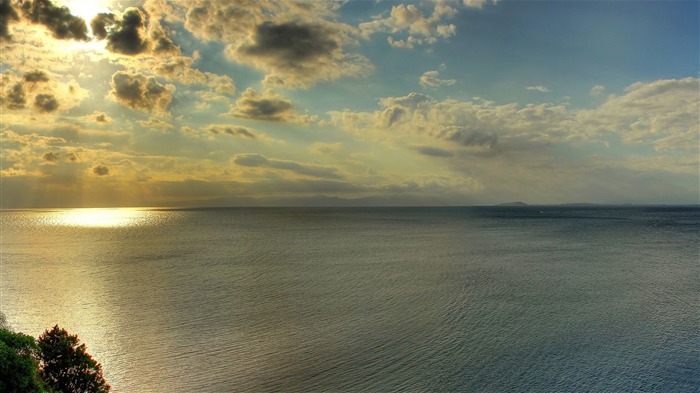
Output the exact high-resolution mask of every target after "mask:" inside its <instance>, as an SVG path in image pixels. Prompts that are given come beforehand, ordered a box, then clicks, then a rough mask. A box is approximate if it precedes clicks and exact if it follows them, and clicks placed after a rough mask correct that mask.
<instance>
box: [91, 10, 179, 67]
mask: <svg viewBox="0 0 700 393" xmlns="http://www.w3.org/2000/svg"><path fill="white" fill-rule="evenodd" d="M90 28H91V29H92V33H93V34H94V35H95V37H96V38H97V39H106V40H107V49H108V50H110V51H111V52H115V53H120V54H124V55H138V54H142V53H145V52H151V53H153V54H177V53H179V51H180V50H179V49H178V48H177V47H176V46H175V44H173V42H172V40H171V39H170V38H169V37H168V36H167V35H166V34H165V32H164V31H163V29H162V27H161V26H160V24H158V22H157V21H151V22H150V23H149V25H148V26H147V25H146V15H145V14H144V13H143V12H142V11H141V10H140V9H138V8H137V7H129V8H127V9H126V10H124V12H123V13H122V14H121V16H117V15H115V14H112V13H100V14H98V15H97V16H95V17H94V18H93V19H92V21H90Z"/></svg>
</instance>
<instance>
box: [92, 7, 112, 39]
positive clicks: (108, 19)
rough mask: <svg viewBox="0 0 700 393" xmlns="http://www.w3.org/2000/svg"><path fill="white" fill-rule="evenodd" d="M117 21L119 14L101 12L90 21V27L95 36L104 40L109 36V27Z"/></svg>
mask: <svg viewBox="0 0 700 393" xmlns="http://www.w3.org/2000/svg"><path fill="white" fill-rule="evenodd" d="M116 23H117V16H116V15H114V14H110V13H99V14H97V16H95V17H94V18H92V20H91V21H90V29H91V30H92V35H94V36H95V38H97V39H100V40H103V39H105V38H107V34H108V32H107V29H108V28H110V27H112V26H114V25H115V24H116Z"/></svg>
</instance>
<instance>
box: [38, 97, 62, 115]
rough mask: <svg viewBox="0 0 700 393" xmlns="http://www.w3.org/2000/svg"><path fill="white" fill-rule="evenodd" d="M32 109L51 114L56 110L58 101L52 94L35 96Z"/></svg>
mask: <svg viewBox="0 0 700 393" xmlns="http://www.w3.org/2000/svg"><path fill="white" fill-rule="evenodd" d="M34 107H35V108H37V109H38V110H39V112H42V113H48V112H53V111H55V110H56V109H58V101H57V100H56V97H54V96H53V95H52V94H37V96H36V97H35V98H34Z"/></svg>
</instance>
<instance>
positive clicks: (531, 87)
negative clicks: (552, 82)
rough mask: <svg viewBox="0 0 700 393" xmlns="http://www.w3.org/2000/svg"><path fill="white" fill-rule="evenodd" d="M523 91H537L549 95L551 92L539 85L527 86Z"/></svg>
mask: <svg viewBox="0 0 700 393" xmlns="http://www.w3.org/2000/svg"><path fill="white" fill-rule="evenodd" d="M525 90H531V91H539V92H540V93H549V92H551V91H552V90H550V89H549V88H548V87H546V86H541V85H538V86H527V87H526V88H525Z"/></svg>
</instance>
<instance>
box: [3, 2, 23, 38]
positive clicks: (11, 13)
mask: <svg viewBox="0 0 700 393" xmlns="http://www.w3.org/2000/svg"><path fill="white" fill-rule="evenodd" d="M17 20H19V14H18V13H17V10H16V9H15V7H13V6H12V3H10V0H0V42H2V41H5V40H8V41H9V40H10V39H11V38H12V36H11V35H10V21H17Z"/></svg>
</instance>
